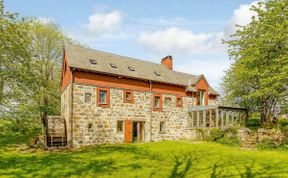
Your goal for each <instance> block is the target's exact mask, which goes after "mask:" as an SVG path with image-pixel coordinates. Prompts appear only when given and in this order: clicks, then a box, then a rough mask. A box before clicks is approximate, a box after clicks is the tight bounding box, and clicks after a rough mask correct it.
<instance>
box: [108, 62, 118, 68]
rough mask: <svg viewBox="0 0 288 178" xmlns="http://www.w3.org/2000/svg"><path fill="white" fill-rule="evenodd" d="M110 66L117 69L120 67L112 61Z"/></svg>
mask: <svg viewBox="0 0 288 178" xmlns="http://www.w3.org/2000/svg"><path fill="white" fill-rule="evenodd" d="M110 66H111V67H112V68H115V69H116V68H118V67H117V65H116V64H114V63H110Z"/></svg>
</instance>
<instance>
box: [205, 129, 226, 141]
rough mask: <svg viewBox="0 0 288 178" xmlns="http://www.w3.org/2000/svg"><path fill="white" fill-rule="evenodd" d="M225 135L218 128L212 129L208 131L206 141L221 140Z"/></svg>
mask: <svg viewBox="0 0 288 178" xmlns="http://www.w3.org/2000/svg"><path fill="white" fill-rule="evenodd" d="M224 135H225V132H224V131H222V130H221V129H218V128H213V129H211V130H210V133H209V136H208V138H207V140H209V141H217V140H219V139H221V138H223V137H224Z"/></svg>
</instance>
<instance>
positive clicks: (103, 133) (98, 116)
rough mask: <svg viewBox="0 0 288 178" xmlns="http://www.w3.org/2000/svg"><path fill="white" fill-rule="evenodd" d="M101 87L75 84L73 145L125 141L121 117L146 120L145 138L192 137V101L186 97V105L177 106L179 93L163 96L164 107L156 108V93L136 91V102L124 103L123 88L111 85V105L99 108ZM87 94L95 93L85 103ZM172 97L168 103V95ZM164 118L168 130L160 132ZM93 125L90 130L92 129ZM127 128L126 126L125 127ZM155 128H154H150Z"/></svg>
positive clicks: (150, 139)
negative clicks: (190, 113) (153, 105)
mask: <svg viewBox="0 0 288 178" xmlns="http://www.w3.org/2000/svg"><path fill="white" fill-rule="evenodd" d="M96 91H97V87H96V86H92V85H82V84H73V116H72V119H73V146H74V147H80V146H84V145H92V144H103V143H123V141H124V131H123V132H121V133H118V132H117V120H122V121H124V120H125V119H132V120H133V121H144V122H145V125H144V141H145V142H147V141H159V140H176V139H191V135H192V136H193V134H191V133H192V132H193V131H191V130H189V129H187V122H188V119H189V117H190V116H189V114H188V112H187V111H188V103H190V104H191V103H192V98H189V97H183V107H182V108H177V107H176V104H175V102H176V96H174V95H166V94H163V95H162V99H163V110H162V111H152V110H151V106H152V102H151V101H152V94H151V93H150V92H140V91H134V103H124V102H123V90H121V89H114V88H110V107H108V108H102V107H98V106H97V104H96V101H97V93H96ZM85 93H91V102H89V103H86V102H85V100H84V99H85ZM166 97H169V98H171V100H170V101H168V102H165V98H166ZM160 121H164V131H163V132H160ZM89 125H90V127H91V128H90V129H89ZM123 128H124V127H123ZM150 129H151V130H150Z"/></svg>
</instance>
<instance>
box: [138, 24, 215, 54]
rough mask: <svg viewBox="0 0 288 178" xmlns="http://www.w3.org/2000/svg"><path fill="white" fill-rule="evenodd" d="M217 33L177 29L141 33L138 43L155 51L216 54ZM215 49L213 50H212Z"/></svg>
mask: <svg viewBox="0 0 288 178" xmlns="http://www.w3.org/2000/svg"><path fill="white" fill-rule="evenodd" d="M218 37H219V34H217V33H197V34H196V33H193V32H192V31H189V30H185V29H180V28H177V27H171V28H167V29H165V30H159V31H155V32H152V33H148V32H144V33H141V34H140V36H139V38H138V42H139V43H141V44H144V45H146V46H147V47H148V48H149V49H151V50H153V51H157V52H158V51H167V52H168V51H169V52H171V51H173V52H175V51H176V52H184V53H201V52H206V51H210V52H215V51H217V50H219V48H214V46H215V43H214V41H213V39H215V38H218ZM211 47H213V48H211Z"/></svg>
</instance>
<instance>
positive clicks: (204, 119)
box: [202, 110, 206, 128]
mask: <svg viewBox="0 0 288 178" xmlns="http://www.w3.org/2000/svg"><path fill="white" fill-rule="evenodd" d="M202 114H203V128H206V111H205V110H204V111H203V113H202Z"/></svg>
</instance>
